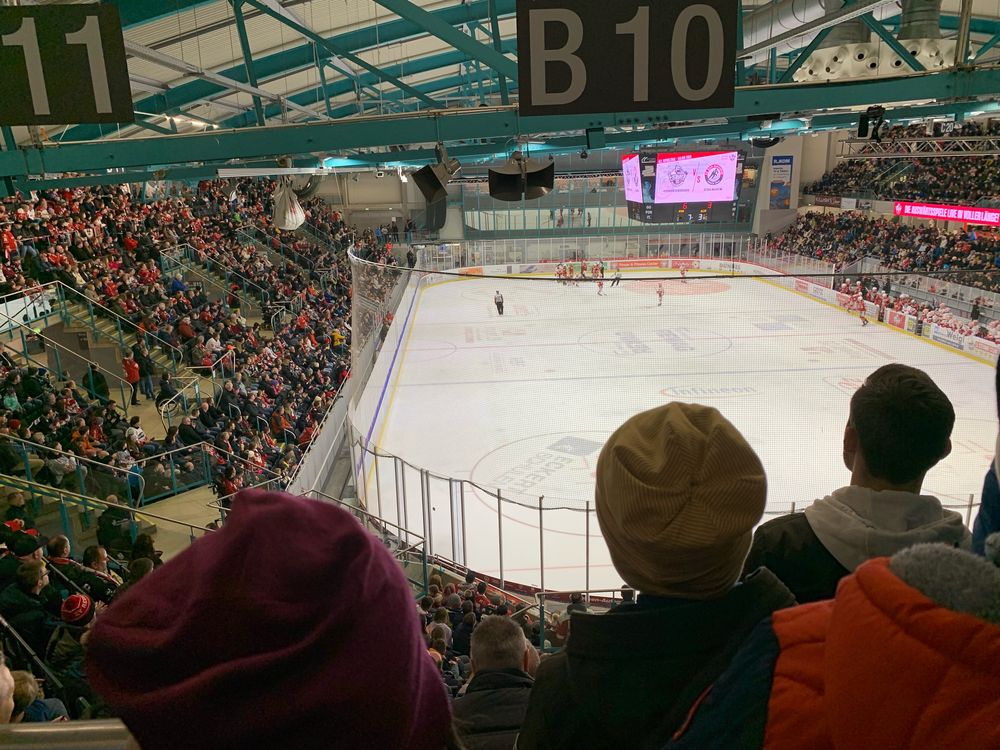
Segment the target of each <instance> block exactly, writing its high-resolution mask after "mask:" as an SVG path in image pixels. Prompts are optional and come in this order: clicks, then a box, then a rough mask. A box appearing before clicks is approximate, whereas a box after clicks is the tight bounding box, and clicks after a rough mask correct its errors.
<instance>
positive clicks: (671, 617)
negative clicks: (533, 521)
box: [516, 403, 795, 750]
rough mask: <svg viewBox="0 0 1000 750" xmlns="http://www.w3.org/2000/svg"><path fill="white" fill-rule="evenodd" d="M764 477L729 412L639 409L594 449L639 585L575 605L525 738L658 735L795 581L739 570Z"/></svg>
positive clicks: (548, 743)
mask: <svg viewBox="0 0 1000 750" xmlns="http://www.w3.org/2000/svg"><path fill="white" fill-rule="evenodd" d="M766 492H767V480H766V478H765V476H764V468H763V466H761V463H760V459H759V458H757V454H756V453H754V451H753V449H752V448H751V447H750V446H749V445H748V444H747V442H746V440H744V438H743V436H742V435H741V434H740V433H739V431H738V430H737V429H736V428H735V427H733V425H732V424H730V423H729V422H728V421H727V420H726V419H725V418H724V417H723V416H722V415H721V414H720V413H719V412H718V411H716V410H715V409H713V408H711V407H707V406H699V405H697V404H680V403H670V404H667V405H666V406H661V407H658V408H656V409H651V410H649V411H646V412H642V413H641V414H637V415H635V416H634V417H632V418H631V419H629V420H628V421H627V422H625V424H623V425H622V426H621V427H619V428H618V430H617V431H615V432H614V433H613V434H612V435H611V437H610V438H609V439H608V441H607V443H606V444H605V446H604V448H603V450H602V451H601V455H600V458H599V460H598V462H597V489H596V508H597V520H598V523H599V524H600V527H601V533H602V534H603V535H604V539H605V541H606V542H607V545H608V550H609V551H610V553H611V560H612V562H613V563H614V566H615V569H616V570H617V571H618V573H619V575H621V577H622V578H623V579H624V581H625V583H627V584H628V585H629V586H631V587H633V588H635V589H637V590H638V591H639V596H638V598H637V599H636V602H635V603H634V604H628V605H622V606H619V607H617V608H615V609H614V610H613V611H611V612H609V613H608V614H605V615H594V614H584V613H574V614H573V615H572V620H571V627H570V638H569V641H568V642H567V644H566V648H565V649H564V650H563V651H562V652H560V653H558V654H556V655H555V656H552V657H550V658H548V659H546V660H544V661H543V662H542V664H541V665H540V666H539V668H538V673H537V675H536V678H535V685H534V688H533V689H532V693H531V701H530V703H529V706H528V713H527V715H526V717H525V721H524V726H523V727H522V729H521V733H520V735H519V736H518V740H517V746H516V747H517V749H518V750H533V749H534V748H574V750H579V748H612V747H614V748H617V747H618V746H620V745H621V743H622V741H623V740H625V741H627V744H628V747H629V748H646V747H651V748H652V747H659V746H660V745H662V744H663V742H665V741H666V740H667V739H669V738H670V735H671V734H673V732H674V731H676V729H677V728H678V727H679V726H680V724H681V722H682V721H683V719H684V716H685V714H686V713H687V711H688V709H689V708H690V706H691V704H692V703H693V702H694V701H695V699H697V697H698V696H699V695H700V694H701V693H702V692H703V691H704V690H705V689H706V688H707V687H708V686H709V685H710V684H711V683H712V681H713V680H714V679H715V678H716V677H717V676H718V675H719V674H721V673H722V672H723V670H725V668H726V667H727V666H728V664H729V661H730V659H731V657H732V655H733V654H734V653H735V652H736V650H737V648H738V647H739V645H740V644H741V643H742V641H743V640H744V638H745V637H746V636H747V634H748V633H749V632H750V630H752V629H753V627H754V626H755V625H756V624H757V623H758V622H760V620H761V619H763V618H764V617H767V616H768V615H770V614H771V613H772V612H773V611H775V610H777V609H782V608H784V607H789V606H792V605H793V604H794V603H795V600H794V598H793V597H792V595H791V593H789V591H788V589H786V588H785V587H784V585H782V584H781V582H780V581H778V579H777V578H775V576H774V575H772V574H771V573H770V572H769V571H768V570H766V569H763V568H762V569H760V570H759V571H757V572H756V573H755V574H753V575H751V576H748V577H747V578H746V579H745V580H744V581H743V582H742V583H738V582H737V581H738V579H739V577H740V573H741V572H742V567H743V561H744V558H745V557H746V555H747V551H748V550H749V549H750V541H751V538H752V534H753V528H754V526H755V525H756V524H757V522H758V521H760V518H761V516H762V514H763V512H764V501H765V497H766Z"/></svg>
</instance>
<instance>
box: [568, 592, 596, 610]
mask: <svg viewBox="0 0 1000 750" xmlns="http://www.w3.org/2000/svg"><path fill="white" fill-rule="evenodd" d="M566 611H567V612H589V611H590V610H589V609H588V608H587V605H586V604H584V603H583V594H581V593H579V592H577V591H574V592H573V593H572V594H570V595H569V604H567V605H566Z"/></svg>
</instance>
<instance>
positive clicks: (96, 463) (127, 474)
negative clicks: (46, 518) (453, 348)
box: [7, 435, 146, 497]
mask: <svg viewBox="0 0 1000 750" xmlns="http://www.w3.org/2000/svg"><path fill="white" fill-rule="evenodd" d="M7 438H8V439H10V440H16V441H17V442H19V443H24V444H25V445H30V446H32V447H34V448H40V449H41V450H43V451H48V452H49V453H56V454H58V455H61V456H69V457H70V458H72V459H74V460H76V461H83V462H85V463H87V464H90V465H93V466H97V467H100V470H101V471H110V472H111V473H113V474H119V473H120V474H122V475H124V480H125V481H126V482H128V480H129V477H131V476H136V477H139V480H140V481H141V482H142V485H141V487H140V489H139V497H142V495H143V493H144V491H145V489H146V478H145V477H143V476H142V474H132V473H131V472H129V471H128V470H127V469H122V468H120V467H117V466H111V465H110V464H104V463H101V462H100V461H95V460H94V459H92V458H86V457H84V456H78V455H76V454H75V453H70V452H68V451H64V450H57V449H56V448H50V447H49V446H47V445H42V444H41V443H36V442H34V441H33V440H25V439H24V438H21V437H18V436H17V435H7ZM32 453H34V454H35V455H36V456H38V451H32ZM38 457H39V458H41V456H38ZM143 460H145V459H143ZM136 463H138V461H136ZM28 481H30V480H28ZM56 489H61V488H59V487H57V488H56Z"/></svg>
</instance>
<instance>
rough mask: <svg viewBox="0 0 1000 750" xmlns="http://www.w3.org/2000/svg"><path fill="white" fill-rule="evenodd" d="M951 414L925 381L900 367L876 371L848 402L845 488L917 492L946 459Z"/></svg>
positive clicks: (920, 373)
mask: <svg viewBox="0 0 1000 750" xmlns="http://www.w3.org/2000/svg"><path fill="white" fill-rule="evenodd" d="M954 425H955V410H954V408H953V407H952V405H951V401H949V400H948V397H947V396H946V395H945V394H944V391H942V390H941V389H940V388H938V386H937V385H936V384H935V383H934V381H933V380H931V378H930V376H928V375H927V373H925V372H923V371H922V370H918V369H916V368H914V367H908V366H906V365H900V364H891V365H885V366H883V367H880V368H879V369H877V370H876V371H875V372H873V373H872V374H871V375H869V376H868V377H867V378H865V382H864V385H862V386H861V387H860V388H859V389H858V390H857V391H855V392H854V395H853V396H852V397H851V411H850V417H849V418H848V420H847V427H846V428H845V429H844V464H845V465H846V466H847V468H848V469H849V470H850V471H851V484H856V485H860V486H862V487H869V488H871V489H875V490H904V491H909V492H919V491H920V486H921V485H922V484H923V481H924V476H925V475H926V474H927V472H928V471H929V470H930V469H931V467H933V466H934V465H935V464H936V463H937V462H938V461H940V460H941V459H943V458H944V457H945V456H947V455H948V454H949V453H951V430H952V428H953V427H954Z"/></svg>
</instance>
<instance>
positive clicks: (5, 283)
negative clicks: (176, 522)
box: [0, 180, 398, 500]
mask: <svg viewBox="0 0 1000 750" xmlns="http://www.w3.org/2000/svg"><path fill="white" fill-rule="evenodd" d="M273 188H274V185H273V183H271V182H270V181H266V180H246V181H243V182H240V183H238V184H232V183H228V182H225V181H211V182H203V183H201V184H200V185H199V186H198V188H197V190H196V191H194V192H193V193H191V194H190V195H186V196H183V197H177V198H171V199H162V200H159V201H156V202H154V203H150V204H144V203H141V202H138V201H133V200H132V198H131V196H130V195H129V194H128V193H127V192H124V191H122V190H121V189H119V188H117V187H109V188H102V189H76V190H68V189H67V190H53V191H47V192H43V193H39V194H38V195H34V196H31V197H25V196H18V197H16V198H13V199H8V200H5V201H3V202H0V232H2V240H3V247H4V250H5V253H4V256H3V263H2V264H0V294H26V293H32V291H33V290H34V289H36V288H37V286H38V285H40V284H45V283H47V282H49V281H53V280H56V281H60V282H62V283H63V284H65V285H66V286H67V287H69V288H70V289H72V290H75V292H77V293H79V295H80V299H83V298H86V299H88V300H90V301H91V302H93V303H97V304H98V305H101V306H103V307H105V308H108V309H110V310H111V311H113V312H114V313H116V314H118V315H119V316H121V318H123V319H125V320H126V321H129V322H130V323H131V324H132V325H133V326H134V328H131V329H129V331H130V332H134V333H135V334H136V336H137V338H136V343H135V345H134V346H132V347H131V351H124V352H123V353H122V377H123V378H124V379H125V380H126V381H127V382H128V385H129V387H130V391H131V392H130V393H129V394H128V397H129V398H130V402H131V404H138V403H140V397H145V398H148V399H154V400H155V401H156V402H157V404H161V403H163V402H165V401H169V400H171V399H175V400H177V399H178V398H182V399H185V401H184V403H186V404H187V405H188V406H189V407H190V411H188V412H187V413H185V414H182V415H178V416H177V417H176V419H177V421H178V422H179V423H178V424H175V425H174V426H173V427H172V428H171V429H170V430H169V431H168V432H167V434H166V435H164V436H163V437H162V438H156V439H147V438H146V437H145V433H143V438H142V439H141V440H128V439H126V435H125V433H126V432H127V431H128V428H129V424H128V423H127V422H125V421H124V418H123V415H122V413H121V409H120V407H119V405H118V404H116V403H115V402H114V401H113V400H112V399H110V398H109V396H110V394H109V393H108V392H107V390H108V389H107V379H106V378H105V377H104V375H103V374H102V373H101V372H100V371H99V370H98V369H96V368H91V371H90V372H88V378H87V379H86V382H85V385H92V386H93V389H92V390H93V391H94V392H95V396H96V398H97V401H98V402H99V403H95V404H92V405H91V406H90V407H89V408H80V409H76V408H75V407H73V408H72V409H66V408H64V406H63V400H61V399H59V398H56V399H55V400H54V401H53V403H52V406H53V409H54V412H53V413H52V414H50V413H48V412H46V413H45V414H43V415H41V417H39V416H38V415H36V414H35V413H34V411H32V413H31V414H29V417H30V419H29V420H27V421H25V420H19V422H18V423H16V424H15V425H14V428H15V429H20V430H21V431H22V435H21V436H22V437H28V436H29V435H31V436H36V437H37V435H36V433H41V439H40V440H39V441H38V442H43V443H44V445H45V446H46V447H48V448H56V447H57V446H58V448H59V449H60V450H62V451H65V452H66V453H70V454H76V456H77V460H78V461H79V462H80V464H81V465H85V468H83V469H82V470H81V469H77V468H76V467H65V468H71V469H74V470H75V473H76V474H80V473H81V472H82V471H86V470H87V469H86V467H91V468H93V467H94V464H92V463H90V462H97V463H99V464H103V465H107V466H112V467H117V468H118V469H121V470H123V471H125V472H130V473H133V474H136V475H144V477H143V479H134V480H133V481H132V488H133V489H134V490H136V491H135V492H131V491H127V490H126V491H124V492H123V490H122V488H121V487H102V488H99V489H100V490H101V491H98V492H96V494H98V496H100V497H103V496H104V495H106V494H108V493H109V492H115V493H117V494H122V495H126V496H129V497H130V498H132V499H134V500H135V499H138V491H141V490H142V489H143V488H145V496H146V497H151V496H153V495H154V494H157V495H159V494H163V492H164V491H169V490H170V489H171V488H175V487H178V486H181V487H186V486H190V480H193V479H195V477H196V475H197V474H198V472H199V471H202V464H203V462H205V461H206V459H204V457H201V456H200V454H199V452H198V451H195V450H193V447H194V446H196V445H199V444H204V445H203V446H202V448H205V447H208V452H209V454H210V458H209V459H207V462H208V463H209V464H210V465H211V467H212V476H213V478H214V481H215V485H216V488H217V492H218V494H220V496H222V497H227V496H229V495H232V494H233V492H235V491H237V490H239V489H240V488H242V487H244V486H249V485H254V484H260V483H262V482H265V481H271V482H273V483H276V484H280V483H281V482H282V481H284V479H285V478H286V477H287V476H288V474H289V473H290V472H291V471H292V470H293V468H294V466H295V465H296V464H297V463H298V461H299V459H300V458H301V454H302V451H303V450H304V449H305V447H306V446H308V444H309V442H310V441H311V439H312V437H313V435H314V432H315V429H316V427H317V426H318V424H319V422H320V420H321V419H322V417H323V415H324V414H325V413H326V411H327V410H328V408H329V407H330V405H331V403H332V401H333V399H334V398H335V396H336V393H337V391H338V389H339V387H340V385H341V384H342V383H343V381H344V379H345V378H346V377H347V373H348V370H349V356H348V352H349V346H350V341H351V335H352V328H351V324H350V293H351V288H350V287H351V280H350V268H349V265H348V263H347V260H346V252H347V250H348V249H351V250H353V251H354V252H355V253H356V254H358V255H359V256H361V257H364V258H367V259H371V260H374V261H377V262H380V263H391V262H392V255H391V245H390V242H391V238H392V237H393V235H392V234H391V232H390V231H386V232H384V233H383V232H382V231H381V230H366V231H364V232H362V231H359V230H356V229H351V228H349V227H347V225H346V224H345V222H344V221H343V219H342V217H341V216H340V214H339V212H336V211H335V210H332V209H330V208H328V207H327V206H325V204H323V202H322V201H320V200H313V201H310V202H308V203H307V204H306V206H305V211H306V214H307V219H308V220H309V221H310V223H311V226H312V234H306V233H303V232H283V231H281V230H279V229H277V228H275V227H274V225H273V218H272V214H273V206H272V191H273ZM397 234H398V232H397ZM181 247H183V250H182V249H180V248H181ZM165 253H166V254H167V255H168V256H169V257H170V258H171V259H173V258H175V257H177V258H180V260H181V261H182V262H184V263H197V264H200V265H201V266H203V267H204V268H205V269H207V270H209V271H215V272H217V273H218V274H219V275H220V276H223V277H224V278H225V279H226V282H227V283H228V285H229V293H228V294H225V295H219V298H218V299H214V300H212V299H209V293H208V292H209V290H207V289H206V288H204V286H202V285H195V284H189V283H188V282H187V281H185V279H184V274H183V273H182V272H178V273H176V274H175V273H171V274H170V275H169V276H168V277H165V276H164V274H163V273H162V271H161V261H162V260H163V258H164V254H165ZM178 267H179V268H181V269H183V266H178ZM68 294H70V295H71V298H72V294H73V293H72V292H70V293H68ZM248 295H249V296H253V297H255V298H256V303H257V305H258V307H259V310H258V312H259V313H260V314H261V315H262V318H263V319H262V320H260V321H257V322H254V323H252V324H250V323H248V321H247V318H246V317H245V315H244V311H243V310H241V307H242V306H243V304H244V301H245V300H246V299H247V296H248ZM126 325H127V324H126ZM159 355H162V357H160V356H159ZM157 358H159V359H160V361H161V362H163V361H166V362H167V363H168V364H167V365H164V366H162V367H160V366H158V365H157V362H156V361H155V360H156V359H157ZM173 363H177V364H179V365H181V366H183V367H187V368H190V369H191V370H192V371H194V372H202V373H206V374H211V375H212V376H214V379H215V382H216V383H217V385H218V391H217V393H215V394H213V395H211V396H206V397H204V398H203V399H202V400H201V401H200V402H199V403H192V402H189V401H187V400H186V399H187V398H188V397H189V395H190V394H179V393H178V385H177V378H176V377H174V376H175V375H176V374H178V373H177V372H174V366H173ZM178 372H180V373H183V370H181V371H178ZM5 374H6V373H5ZM91 381H93V382H91ZM157 382H158V385H159V390H158V391H157ZM5 390H7V389H6V388H5ZM15 395H16V394H15ZM10 400H11V402H13V401H14V397H13V396H12V397H11V399H10ZM79 400H80V399H79V398H77V402H79ZM30 406H31V408H32V409H34V408H35V407H36V404H34V403H32V404H31V405H30ZM66 411H69V413H68V414H65V415H64V414H63V412H66ZM77 411H79V412H80V413H79V414H77ZM59 416H65V419H62V420H60V419H56V417H59ZM78 418H82V419H84V420H85V423H86V425H85V426H86V428H87V429H80V430H79V432H80V437H81V440H74V439H70V438H72V437H73V434H74V431H75V430H76V428H77V426H78V425H77V424H76V419H78ZM39 419H41V420H42V421H41V422H40V423H39V424H40V426H42V427H45V426H46V424H47V422H46V420H52V421H56V422H57V424H55V425H52V426H54V427H56V428H62V427H64V426H65V427H66V429H65V433H66V434H63V432H64V430H61V429H51V430H50V429H41V430H35V429H33V427H32V423H33V422H35V421H37V420H39ZM70 421H72V424H70ZM118 425H121V427H122V429H121V430H120V433H121V434H120V435H119V434H118V432H117V431H116V427H117V426H118ZM91 428H92V429H91ZM101 428H103V432H102V429H101ZM28 430H30V432H26V431H28ZM140 432H141V428H140ZM184 449H188V450H184ZM32 450H36V449H32ZM37 450H39V452H40V449H37ZM168 451H170V453H169V454H166V452H168ZM60 455H62V454H60ZM42 458H43V459H47V457H46V456H44V455H43V456H42ZM65 458H66V460H67V461H70V462H71V461H73V460H74V459H73V458H72V456H69V457H65ZM96 468H97V469H98V472H100V468H101V467H100V466H97V467H96ZM70 473H73V472H72V471H61V472H59V473H58V474H57V475H56V476H57V478H59V479H62V478H63V477H65V476H67V475H69V474H70ZM91 473H93V472H91ZM202 473H204V472H203V471H202ZM95 489H96V488H95ZM153 489H155V490H156V492H155V493H154V492H152V491H151V490H153Z"/></svg>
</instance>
